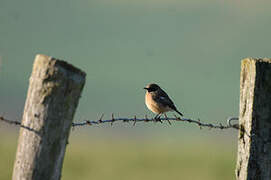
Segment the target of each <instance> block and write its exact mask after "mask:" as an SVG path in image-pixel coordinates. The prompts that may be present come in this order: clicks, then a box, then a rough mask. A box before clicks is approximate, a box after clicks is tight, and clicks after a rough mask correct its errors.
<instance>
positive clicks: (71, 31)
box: [0, 0, 271, 180]
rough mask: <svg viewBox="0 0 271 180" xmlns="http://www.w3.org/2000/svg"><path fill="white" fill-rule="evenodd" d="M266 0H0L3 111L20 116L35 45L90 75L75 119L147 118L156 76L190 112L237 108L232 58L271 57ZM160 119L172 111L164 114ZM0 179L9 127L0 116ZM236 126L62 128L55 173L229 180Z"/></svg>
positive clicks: (215, 113) (12, 140) (7, 156)
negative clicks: (148, 93)
mask: <svg viewBox="0 0 271 180" xmlns="http://www.w3.org/2000/svg"><path fill="white" fill-rule="evenodd" d="M270 5H271V2H270V1H268V0H259V1H253V0H247V1H246V2H242V1H234V0H228V1H214V0H205V1H202V0H194V1H190V0H181V1H179V0H167V1H163V0H137V1H124V0H83V1H72V0H65V1H64V0H57V1H53V0H48V1H35V0H26V1H9V0H0V27H1V28H0V39H1V41H0V83H1V86H0V87H1V88H0V113H2V114H4V115H5V117H6V118H8V119H16V120H20V118H21V114H22V111H23V106H24V100H25V98H26V92H27V87H28V78H29V76H30V74H31V68H32V63H33V60H34V57H35V55H36V54H37V53H43V54H46V55H49V56H54V57H56V58H60V59H64V60H66V61H68V62H70V63H72V64H74V65H75V66H77V67H80V68H81V69H83V70H84V71H85V72H86V73H87V82H86V86H85V88H84V91H83V95H82V98H81V100H80V104H79V107H78V110H77V113H76V117H75V121H80V120H83V119H86V118H87V119H91V120H95V119H98V117H99V116H100V115H101V114H102V113H105V118H110V116H111V115H110V114H111V113H112V112H113V113H115V116H122V117H133V116H134V115H137V117H143V116H144V115H145V114H147V115H149V117H150V116H152V115H153V114H152V113H150V112H149V111H148V110H147V108H146V106H145V105H144V91H143V89H142V88H143V87H144V86H145V85H146V84H147V83H150V82H156V83H158V84H160V86H161V87H162V88H164V89H165V90H166V91H167V92H168V94H169V95H170V96H171V97H172V99H173V100H174V102H175V104H176V106H177V107H178V108H179V109H180V110H181V112H183V113H184V115H185V117H188V118H194V119H196V118H200V119H201V120H202V121H204V122H211V123H225V120H226V118H227V117H228V116H238V109H239V74H240V61H241V59H242V58H245V57H269V58H270V57H271V46H270V42H271V36H270V32H271V23H270V19H271V11H270ZM168 116H172V114H171V113H169V114H168ZM0 132H1V133H0V135H1V137H0V156H1V162H0V172H2V173H0V179H10V176H11V172H12V164H13V158H14V155H15V154H14V153H15V150H16V139H17V137H16V134H17V133H18V129H17V128H14V127H12V126H9V125H5V124H3V123H1V124H0ZM236 135H237V132H236V131H234V130H227V131H217V130H212V131H208V130H201V131H200V130H199V129H198V127H197V126H193V125H191V124H185V123H174V125H172V126H169V125H168V124H159V123H158V124H150V123H148V124H146V123H144V124H142V123H141V124H140V123H138V124H137V125H136V127H132V125H131V124H115V125H114V126H113V127H110V126H108V125H104V126H98V127H88V128H80V129H76V130H75V131H73V132H72V133H71V139H70V144H69V146H68V148H67V154H66V156H65V160H64V169H63V179H65V180H66V179H75V178H79V179H109V178H110V179H201V180H204V179H206V180H211V179H222V180H223V179H225V180H226V179H227V180H228V179H234V168H235V167H234V166H235V159H236V157H235V155H236V140H237V139H236Z"/></svg>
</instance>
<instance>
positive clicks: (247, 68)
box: [236, 58, 271, 180]
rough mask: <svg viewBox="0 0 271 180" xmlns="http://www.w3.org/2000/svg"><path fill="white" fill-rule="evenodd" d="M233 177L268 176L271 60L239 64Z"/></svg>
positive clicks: (258, 179)
mask: <svg viewBox="0 0 271 180" xmlns="http://www.w3.org/2000/svg"><path fill="white" fill-rule="evenodd" d="M239 125H240V131H239V137H238V157H237V165H236V179H238V180H270V179H271V60H270V59H251V58H248V59H244V60H243V61H242V64H241V78H240V114H239Z"/></svg>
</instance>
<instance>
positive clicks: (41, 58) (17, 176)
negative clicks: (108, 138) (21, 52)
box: [12, 55, 86, 180]
mask: <svg viewBox="0 0 271 180" xmlns="http://www.w3.org/2000/svg"><path fill="white" fill-rule="evenodd" d="M85 76H86V74H85V73H84V72H82V71H81V70H79V69H77V68H75V67H73V66H72V65H70V64H68V63H66V62H64V61H61V60H56V59H53V58H51V57H48V56H45V55H37V56H36V59H35V62H34V66H33V71H32V75H31V77H30V84H29V89H28V94H27V99H26V103H25V108H24V114H23V119H22V126H25V127H27V128H23V127H22V128H21V129H20V135H19V140H18V147H17V154H16V160H15V164H14V169H13V177H12V178H13V180H30V179H31V180H45V179H46V180H56V179H60V178H61V169H62V163H63V158H64V154H65V149H66V144H67V142H68V136H69V132H70V128H71V124H72V119H73V116H74V113H75V110H76V107H77V105H78V101H79V98H80V96H81V92H82V90H83V87H84V84H85Z"/></svg>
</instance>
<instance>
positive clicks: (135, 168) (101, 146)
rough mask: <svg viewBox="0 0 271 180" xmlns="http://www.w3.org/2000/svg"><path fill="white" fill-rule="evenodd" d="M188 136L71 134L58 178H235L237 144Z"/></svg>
mask: <svg viewBox="0 0 271 180" xmlns="http://www.w3.org/2000/svg"><path fill="white" fill-rule="evenodd" d="M75 131H77V130H75ZM110 136H111V135H110ZM3 137H5V138H4V139H2V140H1V144H0V154H1V162H2V163H0V171H1V173H0V179H11V174H12V166H13V161H14V153H15V149H16V140H17V139H16V136H14V135H9V136H7V135H3ZM187 138H188V139H189V140H184V139H182V138H175V139H174V138H170V139H171V140H170V141H168V140H166V139H163V138H162V139H161V137H159V138H151V141H150V138H149V137H146V138H143V139H133V138H132V139H125V140H124V139H121V138H112V136H111V138H110V137H109V136H103V137H102V138H98V139H97V137H93V136H82V135H78V134H77V135H76V134H75V135H73V134H72V135H71V139H70V141H69V145H68V147H67V151H66V155H65V160H64V166H63V172H62V179H65V180H72V179H82V180H87V179H101V180H102V179H104V180H106V179H118V180H122V179H123V180H124V179H131V180H136V179H156V180H159V179H161V180H162V179H188V180H189V179H193V180H205V179H206V180H217V179H221V180H229V179H234V168H235V155H236V152H235V150H236V148H233V146H232V144H230V143H229V141H227V140H224V141H223V142H219V141H217V140H215V141H212V140H210V139H212V138H209V140H208V139H205V140H204V141H201V140H199V139H198V138H193V137H187ZM172 139H174V140H172ZM202 140H203V139H202ZM214 142H215V143H214Z"/></svg>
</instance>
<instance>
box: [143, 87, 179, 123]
mask: <svg viewBox="0 0 271 180" xmlns="http://www.w3.org/2000/svg"><path fill="white" fill-rule="evenodd" d="M144 89H146V90H147V91H146V95H145V104H146V105H147V107H148V109H149V110H151V111H152V112H154V113H156V114H157V115H156V116H155V119H156V118H159V116H160V115H162V114H164V113H166V112H168V111H175V112H177V113H178V114H179V115H181V116H183V114H182V113H181V112H180V111H178V110H177V108H176V106H175V105H174V103H173V101H172V100H171V99H170V98H169V96H168V95H167V93H166V92H165V91H163V89H161V88H160V87H159V86H158V85H157V84H148V85H147V86H146V87H144Z"/></svg>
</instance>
